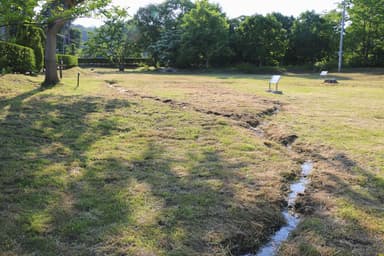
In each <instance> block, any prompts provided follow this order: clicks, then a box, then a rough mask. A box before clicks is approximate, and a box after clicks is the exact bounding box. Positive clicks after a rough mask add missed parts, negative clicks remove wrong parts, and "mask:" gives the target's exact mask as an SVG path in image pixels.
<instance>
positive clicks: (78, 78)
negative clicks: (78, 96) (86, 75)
mask: <svg viewBox="0 0 384 256" xmlns="http://www.w3.org/2000/svg"><path fill="white" fill-rule="evenodd" d="M79 86H80V72H78V73H77V87H79Z"/></svg>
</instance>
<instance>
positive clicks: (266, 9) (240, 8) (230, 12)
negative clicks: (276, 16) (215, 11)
mask: <svg viewBox="0 0 384 256" xmlns="http://www.w3.org/2000/svg"><path fill="white" fill-rule="evenodd" d="M163 1H164V0H113V4H114V5H120V6H122V7H129V9H128V13H129V14H130V15H131V16H133V15H134V14H135V12H136V11H137V10H138V9H139V8H140V7H144V6H146V5H148V4H151V3H153V4H158V3H161V2H163ZM210 2H212V3H218V4H219V5H220V6H221V7H222V10H223V12H225V13H226V14H227V16H228V17H229V18H236V17H239V16H241V15H253V14H256V13H257V14H263V15H265V14H267V13H271V12H280V13H282V14H284V15H287V16H289V15H293V16H295V17H297V16H298V15H299V14H300V13H302V12H304V11H307V10H309V11H311V10H314V11H315V12H316V13H319V14H321V13H323V12H326V11H330V10H333V9H335V8H336V7H337V4H338V3H339V2H341V0H210ZM75 24H81V25H83V26H100V25H101V24H102V21H101V20H94V19H88V18H82V19H78V20H76V21H75Z"/></svg>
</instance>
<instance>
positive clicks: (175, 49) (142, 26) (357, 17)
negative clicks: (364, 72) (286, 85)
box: [0, 0, 384, 80]
mask: <svg viewBox="0 0 384 256" xmlns="http://www.w3.org/2000/svg"><path fill="white" fill-rule="evenodd" d="M39 2H40V3H41V2H43V3H44V4H43V5H41V6H42V8H37V9H36V6H38V3H39ZM75 2H76V1H69V0H66V1H37V0H28V1H20V0H7V1H5V0H1V5H0V26H3V24H7V27H6V28H7V29H4V27H5V26H3V29H0V38H1V39H2V40H5V41H8V42H12V43H16V44H20V45H23V46H27V47H30V48H32V49H33V50H34V53H35V59H36V63H37V64H36V67H37V68H40V67H41V66H42V65H43V64H42V59H43V57H42V48H45V53H46V54H45V55H46V56H47V49H50V52H51V54H50V55H52V53H53V51H52V47H54V45H55V46H56V47H54V48H55V49H54V50H55V51H56V52H60V53H61V52H65V53H71V54H77V55H81V56H83V57H87V58H92V57H103V58H107V59H109V60H110V61H111V62H112V63H116V64H117V65H119V63H120V62H121V60H123V59H124V58H126V57H140V56H143V55H144V56H147V57H149V58H150V59H151V61H152V64H154V65H157V66H159V65H161V66H173V67H182V68H200V67H210V66H214V67H221V66H228V65H253V66H260V67H262V66H279V65H280V66H310V67H313V66H314V65H315V66H317V67H319V68H330V67H332V66H336V62H337V58H338V50H339V49H338V45H339V36H340V30H341V28H340V20H341V14H340V11H336V10H333V11H330V12H328V13H324V14H317V13H315V12H314V11H307V12H304V13H302V14H300V15H299V16H298V17H293V16H285V15H282V14H280V13H271V14H268V15H258V14H255V15H252V16H241V17H238V18H234V19H229V18H228V17H227V16H226V15H225V13H224V12H223V11H222V9H221V7H220V6H219V5H218V4H214V3H210V2H209V1H208V0H197V1H194V2H192V1H191V0H166V1H164V2H163V3H161V4H150V5H148V6H146V7H142V8H140V9H139V10H138V11H137V12H136V13H135V14H134V16H133V17H129V16H128V14H127V12H126V11H125V10H122V9H119V8H111V9H109V10H108V11H105V9H104V11H101V12H102V13H103V14H104V15H105V17H106V21H105V24H104V25H102V26H101V27H99V28H97V29H95V30H94V31H93V32H92V33H91V34H90V35H89V38H88V39H87V41H86V42H85V44H84V45H83V49H82V50H80V40H81V37H82V34H81V32H80V31H79V30H78V29H76V28H73V27H72V28H71V27H70V26H69V25H68V22H70V21H72V20H73V19H74V18H75V17H77V16H78V15H79V14H84V13H87V12H88V11H89V10H96V9H98V8H104V7H105V5H106V3H107V2H108V1H107V2H105V1H96V0H94V1H91V2H93V5H90V4H87V5H86V6H85V5H83V4H82V3H91V2H90V1H79V2H76V3H75ZM346 4H347V13H348V17H347V18H348V21H347V26H346V32H345V33H346V35H345V48H344V63H346V64H347V65H350V66H367V67H376V66H384V0H375V1H373V0H346ZM37 10H38V11H37ZM41 24H43V25H41ZM50 27H52V28H53V27H54V30H53V33H49V29H50ZM0 28H1V27H0ZM51 30H52V29H51ZM57 34H59V35H60V34H66V38H64V39H63V40H61V39H60V38H57ZM68 35H70V36H69V37H70V40H68ZM66 40H67V41H66ZM47 42H49V45H47ZM63 43H64V44H65V45H62V44H63ZM47 46H49V47H47ZM50 60H51V61H52V56H51V57H50ZM50 63H51V62H50ZM44 65H45V66H47V59H46V60H45V64H44ZM50 66H52V67H53V65H50ZM51 69H52V70H53V69H54V68H51ZM53 80H57V79H56V78H55V77H53Z"/></svg>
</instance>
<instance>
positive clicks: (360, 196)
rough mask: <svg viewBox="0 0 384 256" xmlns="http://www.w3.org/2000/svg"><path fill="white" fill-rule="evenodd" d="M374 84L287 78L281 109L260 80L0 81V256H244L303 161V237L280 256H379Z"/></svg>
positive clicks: (269, 228)
mask: <svg viewBox="0 0 384 256" xmlns="http://www.w3.org/2000/svg"><path fill="white" fill-rule="evenodd" d="M78 71H80V72H81V83H80V86H79V87H76V80H75V78H76V75H77V72H78ZM380 72H381V71H380V70H377V72H376V73H344V74H342V75H341V76H338V77H337V78H338V79H339V82H340V83H339V84H338V85H335V86H330V85H325V84H323V83H322V81H321V80H320V79H319V77H318V75H308V74H304V75H298V74H286V75H284V76H283V79H282V80H281V82H280V86H281V89H282V90H283V92H284V94H283V95H273V94H268V93H266V92H265V89H267V84H268V82H267V80H268V78H269V76H260V75H236V74H163V73H137V72H126V73H116V72H114V71H112V70H106V69H96V70H76V69H73V70H68V71H66V72H65V73H64V76H65V79H64V80H63V82H62V84H60V85H58V86H56V87H54V88H52V89H47V90H40V88H39V83H40V82H41V81H42V80H43V78H42V77H24V76H20V75H6V76H3V77H0V108H1V112H0V144H1V147H2V150H1V152H0V159H1V161H0V170H1V176H0V216H1V218H0V225H1V227H2V229H1V230H0V255H241V254H244V253H249V252H255V251H257V249H258V248H259V247H260V246H261V245H263V244H264V243H265V242H266V241H267V239H268V237H269V235H270V234H271V233H272V232H273V231H274V230H276V229H278V228H279V227H280V226H281V225H282V224H283V223H284V219H283V217H282V216H281V209H282V208H283V207H284V205H285V204H286V203H285V196H286V195H287V193H288V191H287V189H288V187H289V183H290V181H291V180H292V179H294V178H295V176H296V175H297V174H298V173H299V171H300V163H302V162H303V161H305V160H311V161H312V162H313V163H314V167H315V169H314V172H313V174H312V176H311V180H312V181H311V185H310V187H309V188H308V189H307V191H306V193H305V194H304V195H301V197H300V200H299V202H298V204H297V208H298V211H301V212H302V214H303V216H304V217H303V221H302V222H301V224H300V225H299V228H298V229H297V230H296V231H295V232H294V233H293V234H292V236H291V237H290V239H289V241H287V242H286V243H285V244H284V245H283V246H282V248H281V250H280V252H279V253H280V254H281V255H379V253H383V252H384V243H383V241H384V75H383V74H384V73H383V72H381V73H380ZM254 127H257V130H256V131H254V130H252V129H250V128H254ZM292 138H293V139H292ZM296 138H297V139H296ZM295 139H296V140H295ZM286 146H288V147H286Z"/></svg>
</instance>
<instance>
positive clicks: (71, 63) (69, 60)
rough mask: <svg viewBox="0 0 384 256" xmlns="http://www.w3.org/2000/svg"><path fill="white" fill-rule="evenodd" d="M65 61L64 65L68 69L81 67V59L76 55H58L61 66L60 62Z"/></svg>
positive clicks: (57, 58)
mask: <svg viewBox="0 0 384 256" xmlns="http://www.w3.org/2000/svg"><path fill="white" fill-rule="evenodd" d="M60 59H62V60H63V64H64V66H65V67H66V68H73V67H76V66H78V65H79V58H78V57H77V56H74V55H66V54H56V61H57V63H58V64H59V63H60V62H59V60H60Z"/></svg>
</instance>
